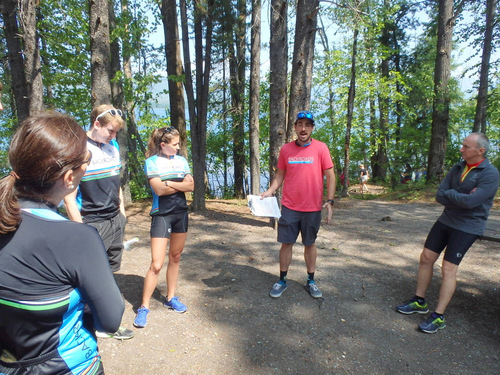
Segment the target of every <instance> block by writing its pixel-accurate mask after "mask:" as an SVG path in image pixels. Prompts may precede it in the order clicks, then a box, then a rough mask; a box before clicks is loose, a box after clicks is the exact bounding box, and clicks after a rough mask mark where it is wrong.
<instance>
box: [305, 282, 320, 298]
mask: <svg viewBox="0 0 500 375" xmlns="http://www.w3.org/2000/svg"><path fill="white" fill-rule="evenodd" d="M306 289H307V291H308V292H309V294H310V295H311V297H312V298H321V297H323V293H321V290H319V288H318V287H317V285H316V283H315V282H314V281H308V282H307V284H306Z"/></svg>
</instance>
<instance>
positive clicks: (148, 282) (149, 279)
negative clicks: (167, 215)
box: [142, 237, 168, 309]
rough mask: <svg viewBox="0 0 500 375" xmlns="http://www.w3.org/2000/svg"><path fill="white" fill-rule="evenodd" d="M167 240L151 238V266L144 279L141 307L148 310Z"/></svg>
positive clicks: (161, 265) (163, 258)
mask: <svg viewBox="0 0 500 375" xmlns="http://www.w3.org/2000/svg"><path fill="white" fill-rule="evenodd" d="M167 245H168V238H156V237H155V238H151V265H150V266H149V270H148V272H147V273H146V278H145V279H144V288H143V290H142V305H143V306H144V307H146V308H147V309H149V300H150V299H151V296H152V295H153V292H154V291H155V288H156V285H157V284H158V275H159V273H160V271H161V268H162V267H163V262H164V260H165V252H166V250H167Z"/></svg>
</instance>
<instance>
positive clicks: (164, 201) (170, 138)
mask: <svg viewBox="0 0 500 375" xmlns="http://www.w3.org/2000/svg"><path fill="white" fill-rule="evenodd" d="M179 144H180V139H179V132H178V131H177V129H175V128H173V127H171V126H168V127H165V128H161V129H156V130H154V131H153V132H152V133H151V136H150V138H149V141H148V152H147V154H146V156H147V157H148V159H147V160H146V165H145V171H146V175H147V177H148V180H149V184H150V185H151V190H152V191H153V207H152V209H151V212H150V215H151V217H152V219H151V265H150V267H149V270H148V271H147V273H146V278H145V280H144V289H143V294H142V304H141V307H140V308H139V309H138V310H137V316H136V318H135V320H134V326H136V327H138V328H143V327H145V326H146V324H147V315H148V313H149V300H150V299H151V296H152V295H153V292H154V290H155V288H156V285H157V283H158V274H159V273H160V271H161V269H162V266H163V261H164V260H165V252H166V250H167V248H168V266H167V295H166V300H165V302H164V306H165V307H167V308H169V309H171V310H174V311H176V312H178V313H183V312H185V311H186V310H187V307H186V305H184V304H183V303H182V302H180V301H179V298H178V297H176V296H175V295H174V293H175V288H176V286H177V278H178V275H179V263H180V259H181V253H182V250H183V249H184V244H185V242H186V238H187V230H188V213H187V211H188V206H187V202H186V195H185V192H190V191H193V189H194V180H193V177H192V176H191V171H190V169H189V165H188V162H187V160H186V159H185V158H184V157H182V156H180V155H178V151H179V148H180V147H179Z"/></svg>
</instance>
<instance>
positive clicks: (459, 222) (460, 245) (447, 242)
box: [396, 133, 499, 333]
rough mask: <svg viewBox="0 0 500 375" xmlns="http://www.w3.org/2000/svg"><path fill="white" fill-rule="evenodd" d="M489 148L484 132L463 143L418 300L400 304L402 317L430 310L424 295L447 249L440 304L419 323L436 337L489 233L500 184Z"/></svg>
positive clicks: (427, 252) (428, 244)
mask: <svg viewBox="0 0 500 375" xmlns="http://www.w3.org/2000/svg"><path fill="white" fill-rule="evenodd" d="M488 149H489V140H488V138H487V137H486V135H484V134H482V133H472V134H470V135H469V136H468V137H467V138H465V139H464V141H463V142H462V148H461V149H460V153H461V154H462V159H463V161H462V162H460V163H458V164H455V166H453V168H451V170H450V171H449V172H448V174H447V175H446V177H445V178H444V180H443V181H442V182H441V184H440V185H439V188H438V191H437V194H436V200H437V201H438V202H439V203H441V204H442V205H443V206H444V211H443V213H442V214H441V216H440V217H439V218H438V219H437V221H436V223H435V224H434V226H433V227H432V229H431V231H430V232H429V235H428V236H427V240H426V241H425V245H424V250H423V251H422V253H421V255H420V265H419V268H418V275H417V288H416V293H415V296H414V297H413V298H412V299H411V300H409V301H408V302H406V303H404V304H402V305H399V306H396V310H397V311H398V312H400V313H402V314H413V313H417V314H427V313H428V312H429V308H428V305H427V302H426V300H425V295H426V293H427V289H428V288H429V286H430V283H431V281H432V274H433V268H434V263H436V261H437V260H438V258H439V255H440V254H441V252H442V251H443V250H444V249H446V250H445V253H444V259H443V264H442V267H441V274H442V279H443V280H442V283H441V289H440V290H439V299H438V304H437V306H436V310H435V311H434V312H433V313H432V314H431V315H430V316H429V318H428V319H427V320H425V321H424V322H422V323H421V324H420V325H419V328H420V330H421V331H423V332H426V333H435V332H437V330H439V329H443V328H444V327H446V324H445V319H444V312H445V310H446V307H447V306H448V304H449V302H450V300H451V298H452V296H453V293H454V292H455V288H456V284H457V271H458V266H459V264H460V262H461V261H462V259H463V258H464V256H465V254H466V252H467V250H469V248H470V247H471V246H472V244H473V243H474V242H475V241H476V239H477V238H478V237H479V236H480V235H482V234H483V232H484V228H485V225H486V219H487V218H488V215H489V212H490V208H491V206H492V205H493V199H494V197H495V193H496V191H497V190H498V181H499V174H498V169H497V168H495V167H494V166H493V165H491V164H490V162H489V161H488V159H487V158H486V153H487V152H488Z"/></svg>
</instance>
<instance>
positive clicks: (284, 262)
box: [280, 243, 293, 271]
mask: <svg viewBox="0 0 500 375" xmlns="http://www.w3.org/2000/svg"><path fill="white" fill-rule="evenodd" d="M292 249H293V243H282V244H281V249H280V271H288V267H290V263H292Z"/></svg>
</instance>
